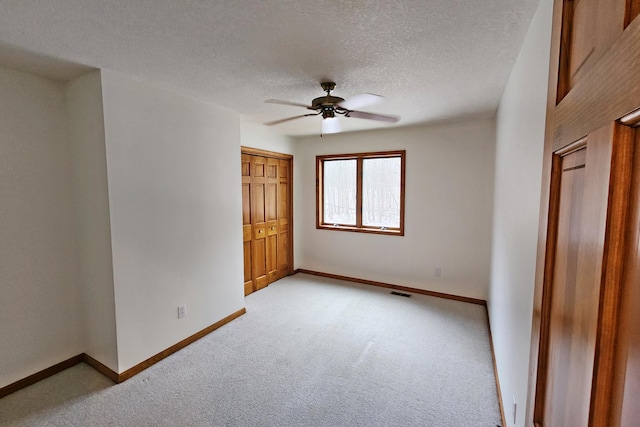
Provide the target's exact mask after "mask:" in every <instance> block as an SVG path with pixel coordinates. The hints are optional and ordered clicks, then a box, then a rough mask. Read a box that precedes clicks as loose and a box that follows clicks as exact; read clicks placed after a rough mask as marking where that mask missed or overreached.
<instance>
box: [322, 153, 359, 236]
mask: <svg viewBox="0 0 640 427" xmlns="http://www.w3.org/2000/svg"><path fill="white" fill-rule="evenodd" d="M356 166H357V165H356V160H325V162H324V167H323V172H324V185H323V187H322V188H323V194H322V202H323V207H322V212H323V213H324V223H325V224H344V225H356Z"/></svg>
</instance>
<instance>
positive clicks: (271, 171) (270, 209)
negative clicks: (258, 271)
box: [265, 158, 279, 283]
mask: <svg viewBox="0 0 640 427" xmlns="http://www.w3.org/2000/svg"><path fill="white" fill-rule="evenodd" d="M278 165H279V161H278V159H272V158H269V159H267V181H266V206H265V211H266V219H267V282H268V283H273V282H275V281H276V280H278Z"/></svg>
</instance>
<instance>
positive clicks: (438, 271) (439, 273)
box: [433, 267, 442, 277]
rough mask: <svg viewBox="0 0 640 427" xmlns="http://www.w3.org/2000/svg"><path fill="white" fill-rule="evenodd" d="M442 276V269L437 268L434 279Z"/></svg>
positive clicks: (434, 271)
mask: <svg viewBox="0 0 640 427" xmlns="http://www.w3.org/2000/svg"><path fill="white" fill-rule="evenodd" d="M440 276H442V269H441V268H440V267H436V268H435V269H434V270H433V277H440Z"/></svg>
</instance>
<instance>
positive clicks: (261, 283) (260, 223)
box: [251, 156, 268, 291]
mask: <svg viewBox="0 0 640 427" xmlns="http://www.w3.org/2000/svg"><path fill="white" fill-rule="evenodd" d="M266 163H267V162H266V159H265V158H264V157H259V156H252V159H251V165H252V170H253V177H252V180H251V187H252V188H251V192H252V194H253V200H252V202H253V206H252V208H253V209H252V215H253V217H252V229H253V236H252V246H251V256H252V260H253V261H252V271H253V282H254V285H255V286H254V290H256V291H257V290H260V289H262V288H264V287H266V286H267V285H268V278H267V218H266V214H267V207H266V201H267V179H266V167H267V165H266Z"/></svg>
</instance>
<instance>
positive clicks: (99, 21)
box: [0, 0, 539, 135]
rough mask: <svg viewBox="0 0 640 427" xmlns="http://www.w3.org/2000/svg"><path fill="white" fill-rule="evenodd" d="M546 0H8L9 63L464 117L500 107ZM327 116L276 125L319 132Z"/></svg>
mask: <svg viewBox="0 0 640 427" xmlns="http://www.w3.org/2000/svg"><path fill="white" fill-rule="evenodd" d="M538 2H539V0H482V1H479V0H413V1H411V0H380V1H375V0H324V1H323V0H228V1H224V0H217V1H216V0H181V1H176V0H109V1H104V0H48V1H43V0H0V64H2V65H5V66H9V67H13V68H18V69H23V70H25V71H30V72H35V73H36V74H41V75H43V74H44V75H46V74H47V71H46V70H47V69H50V70H51V74H50V77H52V78H55V79H58V80H60V79H62V78H63V77H64V76H65V73H67V74H66V75H67V76H68V77H69V78H71V77H74V76H75V75H77V73H78V72H81V71H82V70H86V68H74V67H72V66H71V65H69V64H66V63H65V62H64V61H72V62H75V63H78V64H83V65H85V66H90V67H96V68H104V69H109V70H113V71H117V72H120V73H123V74H126V75H130V76H133V77H135V78H138V79H142V80H145V81H148V82H150V83H151V84H154V85H156V86H161V87H166V88H170V89H172V90H174V91H179V92H182V93H185V94H188V95H190V96H194V97H197V98H200V99H204V100H207V101H210V102H212V103H215V104H217V105H220V106H224V107H226V108H229V109H232V110H235V111H237V112H239V113H240V114H242V115H243V116H244V117H245V118H246V120H249V121H253V122H257V123H263V122H267V121H271V120H276V119H280V118H286V117H289V116H294V115H298V114H304V113H306V112H307V110H304V109H302V108H300V107H294V106H284V105H272V104H265V103H264V101H265V100H267V99H270V98H276V99H282V100H288V101H294V102H299V103H304V104H308V103H310V102H311V99H312V98H315V97H318V96H321V95H322V94H323V93H322V89H321V88H320V86H319V82H320V81H324V80H333V81H335V82H336V83H337V87H336V89H335V91H334V95H336V96H341V97H343V98H346V99H348V98H349V97H350V96H353V95H356V94H359V93H375V94H379V95H383V96H384V97H385V100H384V101H383V102H382V103H380V104H377V105H374V106H371V107H370V108H363V109H362V110H364V111H371V112H376V113H383V114H392V115H398V116H400V117H401V120H400V122H399V123H397V124H396V125H395V126H401V125H408V124H417V123H426V122H434V121H443V120H455V119H458V118H464V117H473V116H489V115H492V114H494V112H495V110H496V108H497V106H498V102H499V99H500V97H501V95H502V91H503V89H504V86H505V84H506V81H507V79H508V77H509V74H510V72H511V68H512V66H513V64H514V62H515V59H516V57H517V54H518V52H519V50H520V46H521V44H522V41H523V40H524V36H525V34H526V32H527V29H528V27H529V24H530V22H531V19H532V17H533V14H534V12H535V9H536V7H537V4H538ZM24 51H26V52H31V53H33V52H35V53H37V54H38V55H37V56H29V55H30V54H29V53H25V52H24ZM56 59H60V60H64V61H56ZM34 70H35V71H34ZM320 120H321V119H320V118H319V117H306V118H303V119H299V120H295V121H292V122H288V123H284V124H281V125H278V126H274V129H276V130H278V131H280V132H281V133H283V134H288V135H305V134H316V133H319V131H320ZM341 122H342V125H343V126H342V127H343V129H344V130H358V129H371V128H375V127H388V126H390V125H389V124H379V123H377V122H373V121H369V120H362V119H357V118H349V119H341Z"/></svg>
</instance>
